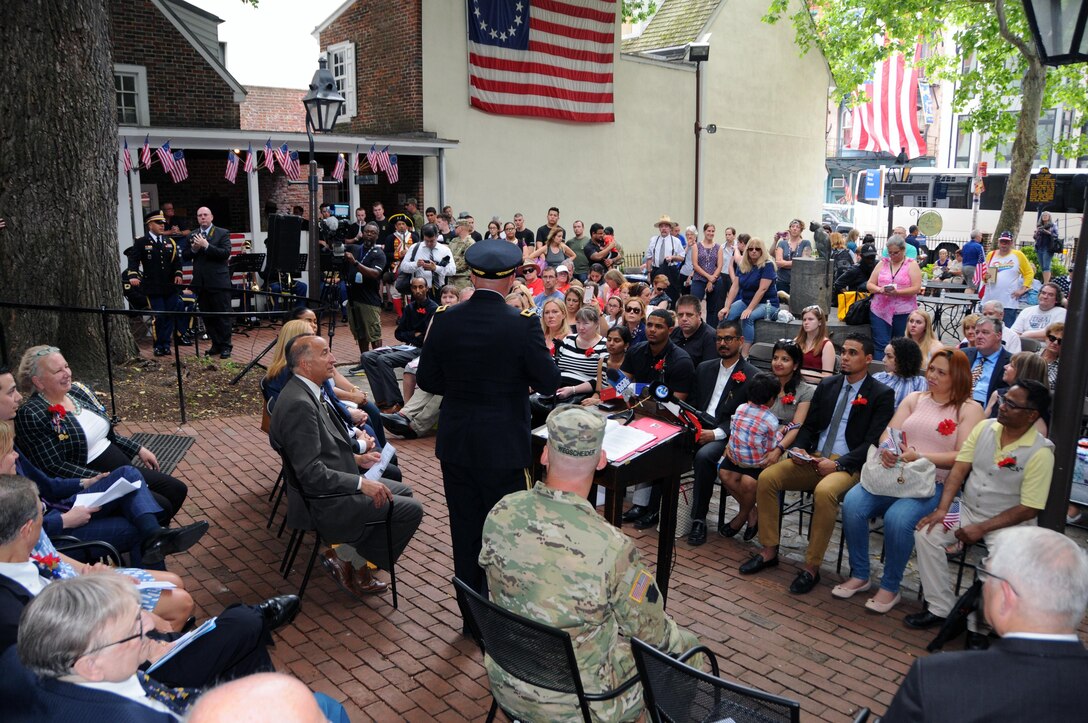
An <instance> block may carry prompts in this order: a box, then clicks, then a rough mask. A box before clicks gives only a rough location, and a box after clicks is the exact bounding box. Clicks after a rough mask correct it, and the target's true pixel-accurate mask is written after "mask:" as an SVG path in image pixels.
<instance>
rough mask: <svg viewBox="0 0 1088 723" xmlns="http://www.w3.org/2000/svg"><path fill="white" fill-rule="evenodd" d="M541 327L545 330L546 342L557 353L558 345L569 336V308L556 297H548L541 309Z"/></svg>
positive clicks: (550, 349) (553, 352)
mask: <svg viewBox="0 0 1088 723" xmlns="http://www.w3.org/2000/svg"><path fill="white" fill-rule="evenodd" d="M540 328H541V329H542V330H543V331H544V344H545V345H546V346H547V347H548V351H550V352H551V353H552V354H555V352H556V349H557V348H558V345H559V344H561V343H562V341H563V339H565V338H567V335H568V334H569V333H570V328H569V327H568V325H567V310H566V309H565V308H564V306H563V304H560V303H559V301H557V300H556V299H548V300H547V301H545V302H544V306H543V307H541V309H540Z"/></svg>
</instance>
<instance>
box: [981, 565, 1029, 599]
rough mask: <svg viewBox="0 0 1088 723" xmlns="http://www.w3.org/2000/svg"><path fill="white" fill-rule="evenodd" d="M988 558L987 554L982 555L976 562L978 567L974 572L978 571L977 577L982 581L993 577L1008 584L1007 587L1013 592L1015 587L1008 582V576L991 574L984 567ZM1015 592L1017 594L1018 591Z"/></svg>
mask: <svg viewBox="0 0 1088 723" xmlns="http://www.w3.org/2000/svg"><path fill="white" fill-rule="evenodd" d="M989 559H990V558H989V557H988V556H987V557H984V558H982V561H981V562H979V563H978V569H977V570H976V572H977V573H978V579H979V580H981V581H982V582H986V579H987V578H993V579H994V580H999V581H1001V582H1003V583H1005V584H1006V585H1008V586H1009V589H1011V590H1012V591H1013V592H1016V588H1015V587H1013V586H1012V583H1011V582H1009V578H1007V577H1001V576H1000V575H995V574H993V573H992V572H990V571H989V570H987V569H986V563H987V562H988V561H989ZM1016 594H1017V595H1019V594H1020V593H1016Z"/></svg>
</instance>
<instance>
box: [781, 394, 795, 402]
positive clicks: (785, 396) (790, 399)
mask: <svg viewBox="0 0 1088 723" xmlns="http://www.w3.org/2000/svg"><path fill="white" fill-rule="evenodd" d="M796 401H797V397H795V396H793V395H792V394H783V395H782V403H783V404H793V403H794V402H796Z"/></svg>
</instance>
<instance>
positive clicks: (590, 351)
mask: <svg viewBox="0 0 1088 723" xmlns="http://www.w3.org/2000/svg"><path fill="white" fill-rule="evenodd" d="M591 356H593V347H589V348H588V349H586V359H589V358H590V357H591Z"/></svg>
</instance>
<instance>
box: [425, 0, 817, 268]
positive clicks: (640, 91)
mask: <svg viewBox="0 0 1088 723" xmlns="http://www.w3.org/2000/svg"><path fill="white" fill-rule="evenodd" d="M765 5H766V3H765V2H764V0H731V1H729V2H727V4H726V5H725V6H724V7H723V9H722V12H721V13H719V16H718V18H717V19H716V21H715V22H714V27H713V30H714V37H713V38H712V39H711V45H712V49H711V61H710V62H709V63H708V64H706V65H705V66H704V79H703V80H704V88H705V94H704V104H703V108H704V110H703V122H704V123H710V122H713V123H717V124H718V128H719V130H718V133H717V134H715V135H713V136H707V135H705V134H704V139H703V149H704V150H703V164H704V170H703V185H702V200H701V207H702V213H701V216H702V219H703V220H711V221H713V222H715V223H716V224H717V225H718V226H719V229H720V228H721V227H723V226H725V225H733V226H736V227H737V228H738V229H739V230H742V231H747V232H748V233H752V234H753V235H760V234H762V235H766V234H768V233H773V230H775V229H778V228H783V229H784V228H785V226H786V223H787V222H788V221H789V219H790V218H792V217H793V216H798V215H799V216H802V217H804V218H806V219H808V218H819V211H820V206H821V203H822V198H823V196H822V193H823V183H824V164H823V150H824V149H823V143H824V134H823V123H824V108H825V103H826V97H827V85H828V82H827V81H828V75H827V71H826V66H825V65H824V63H823V60H822V59H821V58H820V57H819V56H818V55H812V54H810V56H809V57H806V58H804V59H800V58H798V55H797V51H796V50H795V49H794V47H793V45H792V28H791V27H789V26H788V25H783V26H781V27H772V26H766V25H763V24H762V23H760V22H759V18H760V15H761V13H762V12H764V11H765V10H766V7H765ZM749 26H750V27H749ZM742 27H743V28H744V29H743V30H741V29H740V28H742ZM618 29H619V26H618V25H617V38H616V40H617V42H616V47H617V49H618V48H619V35H618ZM423 41H424V48H425V51H424V56H423V100H424V105H423V111H424V127H425V128H426V129H427V130H428V131H432V132H435V133H437V134H438V136H439V137H443V138H450V139H456V140H459V141H460V146H459V147H458V148H457V149H454V150H451V151H449V152H448V153H447V155H446V158H447V171H446V184H447V185H446V197H447V200H448V202H450V203H451V204H452V205H453V206H454V208H455V209H456V210H458V211H460V210H468V211H470V212H471V213H472V214H473V215H474V216H475V217H476V219H477V227H483V226H485V225H486V223H487V219H489V218H490V217H491V216H492V215H498V216H500V217H501V218H503V219H509V218H511V217H512V215H513V214H514V212H516V211H520V212H522V213H524V214H525V217H526V222H527V225H528V226H530V227H531V228H534V229H535V228H536V227H537V226H538V225H540V224H542V223H544V221H545V213H546V210H547V208H548V207H549V206H553V205H554V206H558V207H559V208H560V210H561V219H560V224H561V225H563V226H564V227H566V228H567V229H568V230H569V229H570V224H571V223H572V222H573V221H574V220H575V219H582V220H583V221H585V222H586V225H587V227H588V225H589V224H590V223H592V222H594V221H599V222H601V223H604V224H605V225H611V226H613V227H615V229H616V234H617V237H618V238H619V239H620V241H621V243H623V244H624V247H625V250H636V249H644V248H645V247H646V243H647V241H648V239H649V238H650V236H651V235H653V234H654V233H655V230H654V228H653V224H654V222H655V221H656V220H657V219H658V217H659V216H660V215H661V214H662V213H667V214H669V215H670V216H672V217H673V219H675V220H678V221H679V222H680V223H681V224H683V225H685V226H686V225H687V224H689V223H690V222H691V219H692V216H693V206H694V198H693V195H694V144H695V140H694V134H693V132H692V129H693V125H694V122H695V73H694V70H693V68H689V67H686V66H672V65H669V66H666V65H664V64H661V63H654V62H649V61H642V60H638V59H630V58H626V57H623V56H622V55H619V54H618V53H617V60H616V63H615V66H614V68H615V85H614V95H615V114H616V121H615V122H614V123H609V124H577V123H564V122H554V121H543V120H536V119H528V118H515V117H509V116H496V115H490V114H487V113H483V112H481V111H478V110H476V109H474V108H472V107H470V106H469V104H468V85H467V81H468V53H467V39H466V29H465V5H464V3H460V2H433V3H432V2H427V3H424V4H423ZM424 198H425V200H426V202H427V203H428V204H436V203H437V201H438V165H437V161H436V160H434V159H428V160H427V161H426V164H425V175H424Z"/></svg>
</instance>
